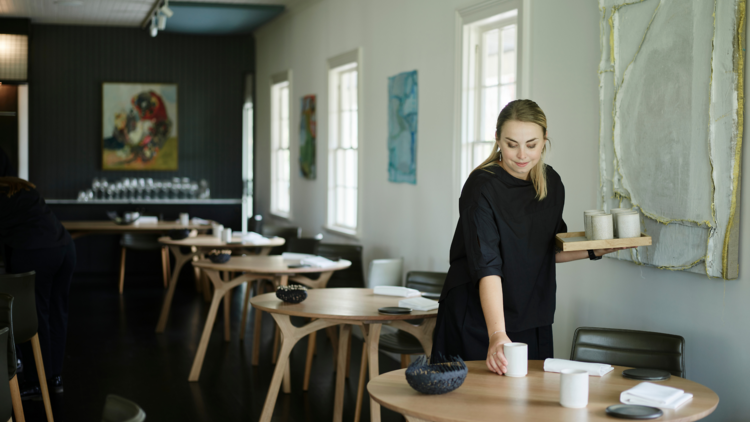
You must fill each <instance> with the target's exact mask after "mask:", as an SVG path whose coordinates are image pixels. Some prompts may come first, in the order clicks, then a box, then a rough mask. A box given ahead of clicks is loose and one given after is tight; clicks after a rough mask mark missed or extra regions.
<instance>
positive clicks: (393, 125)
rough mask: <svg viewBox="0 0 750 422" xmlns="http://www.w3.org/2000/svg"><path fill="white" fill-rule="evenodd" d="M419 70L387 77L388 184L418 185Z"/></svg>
mask: <svg viewBox="0 0 750 422" xmlns="http://www.w3.org/2000/svg"><path fill="white" fill-rule="evenodd" d="M418 87H419V84H418V81H417V71H416V70H414V71H411V72H403V73H399V74H398V75H396V76H392V77H390V78H388V181H390V182H394V183H411V184H413V185H416V184H417V123H418V120H419V119H418V114H419V101H418V97H419V95H418V93H419V90H418Z"/></svg>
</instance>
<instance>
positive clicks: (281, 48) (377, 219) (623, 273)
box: [256, 0, 750, 421]
mask: <svg viewBox="0 0 750 422" xmlns="http://www.w3.org/2000/svg"><path fill="white" fill-rule="evenodd" d="M308 1H309V3H307V6H302V7H300V8H297V9H294V10H293V11H292V12H289V13H287V14H285V15H284V16H283V17H281V18H280V19H278V20H276V21H274V22H272V23H271V24H269V25H267V26H266V27H264V28H262V29H261V30H260V31H258V33H257V34H256V43H257V81H258V115H257V118H258V120H257V122H258V151H257V154H258V155H257V156H258V168H257V172H256V177H257V180H258V188H257V205H258V210H259V211H264V210H267V209H268V204H269V185H268V183H267V182H265V183H264V182H263V181H267V180H268V179H269V176H270V165H269V162H268V158H267V157H269V156H270V150H269V142H268V139H269V135H270V129H269V118H270V116H269V113H268V105H269V102H270V101H269V91H270V90H269V85H268V80H269V77H270V75H271V74H273V73H275V72H278V71H281V70H285V69H289V68H290V69H292V70H293V72H294V79H293V85H292V100H293V102H292V103H293V104H294V108H293V113H292V122H299V110H298V108H299V105H298V102H299V98H300V97H302V96H303V95H307V94H317V95H318V129H319V131H318V157H317V159H318V180H316V181H306V180H303V179H302V178H301V177H299V176H298V173H297V170H296V159H297V151H296V150H295V148H294V147H293V152H292V160H293V162H294V163H295V164H293V169H294V171H293V175H292V179H293V182H292V183H293V186H292V210H293V211H292V212H293V218H292V221H291V222H292V223H293V224H295V225H299V226H301V227H302V228H303V231H304V232H305V234H306V235H310V234H314V233H318V232H324V231H323V229H322V226H323V224H324V223H325V210H326V202H325V194H326V174H327V173H326V170H327V167H326V161H327V157H326V154H325V151H326V147H327V144H326V139H327V138H326V133H327V113H326V110H327V98H326V97H327V76H326V59H327V58H329V57H333V56H335V55H338V54H340V53H343V52H347V51H349V50H352V49H354V48H357V47H361V48H362V49H363V57H364V59H363V62H362V70H361V71H362V83H363V85H364V87H363V88H364V89H363V94H362V95H363V97H362V99H361V100H362V106H363V107H364V110H365V112H364V116H365V118H364V121H363V122H362V125H361V129H360V130H362V131H363V133H364V134H365V135H364V139H365V141H364V144H363V145H362V146H361V150H360V151H361V154H363V158H364V159H363V164H362V167H361V169H360V171H362V172H363V176H364V177H363V180H364V182H363V185H362V193H363V195H364V199H363V206H364V209H363V210H362V232H363V236H362V238H361V239H360V243H362V244H363V245H364V250H365V260H366V262H369V261H370V260H371V259H375V258H383V257H398V256H403V257H404V258H405V267H406V268H405V269H406V270H407V271H408V270H412V269H415V270H434V271H446V270H447V268H448V250H449V247H450V241H451V238H452V236H453V231H454V228H455V221H454V220H453V210H454V207H456V206H457V204H455V203H454V202H455V201H454V200H453V193H452V191H451V190H452V186H453V181H452V174H453V167H452V166H453V133H454V127H453V122H454V116H453V114H454V102H455V101H458V99H457V98H454V95H453V87H454V76H455V75H454V54H455V52H454V44H455V40H454V22H455V14H456V10H457V9H462V8H464V7H467V6H471V5H473V4H476V3H478V2H476V1H460V0H409V1H403V0H378V1H366V0H319V1H318V0H308ZM531 5H532V7H531V9H532V10H531V23H532V25H531V98H532V99H534V100H536V101H537V102H538V103H539V104H540V105H541V107H542V108H543V109H544V110H545V112H546V113H547V117H548V120H549V129H550V135H551V138H552V145H553V148H552V154H551V157H550V160H549V161H550V163H551V164H552V165H553V166H554V167H555V169H556V170H557V171H558V172H559V173H560V175H561V176H562V179H563V182H564V183H565V186H566V192H567V198H566V199H567V200H566V208H565V218H566V220H567V221H568V224H569V226H570V227H571V228H572V229H575V228H576V227H578V226H579V225H580V224H579V223H580V221H579V220H580V215H581V214H582V211H583V210H585V209H590V208H592V207H594V206H596V205H597V204H596V195H597V188H598V180H599V174H598V167H597V154H598V130H599V121H598V116H599V103H598V77H597V63H598V58H599V42H598V39H599V26H598V19H599V11H598V9H597V3H596V2H595V1H592V0H566V1H565V2H561V1H559V0H531ZM413 69H417V70H418V71H419V84H420V98H419V101H420V113H419V117H420V122H419V135H418V136H419V140H418V143H419V147H418V151H419V152H418V161H417V185H416V186H412V185H403V184H392V183H389V182H388V181H387V165H388V157H387V147H386V141H387V114H386V112H387V103H386V93H387V77H388V76H392V75H395V74H397V73H399V72H402V71H407V70H413ZM746 79H747V76H746ZM747 80H748V81H750V79H747ZM296 124H297V123H294V125H295V127H296ZM747 132H748V130H747V129H746V130H745V133H747ZM292 133H293V134H294V135H293V136H294V137H293V143H294V145H297V135H296V133H297V130H296V128H295V129H293V131H292ZM746 155H747V154H746ZM261 157H265V158H261ZM743 161H744V163H743V164H744V165H745V168H748V167H747V166H748V165H750V162H748V159H747V158H745V159H744V160H743ZM743 177H744V178H745V179H747V178H746V177H745V176H744V175H743ZM743 185H745V186H747V185H748V180H745V183H743ZM748 219H750V211H748V210H742V211H741V221H742V220H744V221H750V220H748ZM741 230H742V232H741V233H742V236H741V239H750V233H749V232H748V231H749V230H750V229H748V225H747V224H745V225H743V226H742V227H741ZM324 234H325V236H326V237H325V241H330V242H333V241H340V240H343V241H351V240H350V239H343V238H338V237H336V236H334V235H332V234H330V233H326V232H324ZM743 246H744V245H742V244H741V245H740V262H743V263H745V264H744V265H748V264H747V263H750V259H748V258H750V256H748V255H749V254H750V252H747V251H746V250H745V248H743ZM743 269H744V268H743ZM744 270H746V269H744ZM748 299H750V276H746V275H744V272H743V271H741V272H740V279H738V280H733V281H722V280H715V279H708V278H706V277H704V276H700V275H696V274H691V273H682V272H670V271H663V270H657V269H653V268H649V267H640V266H637V265H634V264H630V263H625V262H620V261H615V260H611V259H604V260H602V261H597V262H589V261H578V262H574V263H569V264H563V265H559V266H558V300H557V305H558V309H557V313H556V318H555V320H556V322H555V325H554V333H555V350H556V355H557V356H558V357H567V356H568V354H569V353H570V339H571V337H572V333H573V331H574V329H575V328H576V327H578V326H586V325H588V326H602V327H614V328H630V329H643V330H652V331H662V332H668V333H674V334H679V335H682V336H684V337H685V339H686V342H687V353H686V356H687V374H688V377H689V378H690V379H692V380H694V381H697V382H700V383H702V384H704V385H707V386H708V387H710V388H712V389H713V390H714V391H716V392H717V393H718V394H719V397H720V398H721V403H720V404H719V407H718V409H717V411H716V412H715V413H714V414H713V415H712V416H710V417H709V418H707V420H715V421H718V420H722V421H724V420H727V421H740V420H746V419H747V417H746V415H747V414H748V412H750V401H748V400H746V398H745V396H746V395H747V394H746V392H748V391H750V377H748V375H750V359H747V358H746V355H747V354H748V353H749V352H750V332H749V331H750V329H748V328H746V327H747V325H746V321H750V306H745V305H743V302H744V301H746V300H748Z"/></svg>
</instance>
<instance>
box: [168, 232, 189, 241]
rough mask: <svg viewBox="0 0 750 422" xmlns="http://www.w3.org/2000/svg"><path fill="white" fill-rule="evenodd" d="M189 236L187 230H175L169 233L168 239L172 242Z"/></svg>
mask: <svg viewBox="0 0 750 422" xmlns="http://www.w3.org/2000/svg"><path fill="white" fill-rule="evenodd" d="M188 236H190V230H188V229H175V230H170V231H169V238H170V239H172V240H182V239H187V238H188Z"/></svg>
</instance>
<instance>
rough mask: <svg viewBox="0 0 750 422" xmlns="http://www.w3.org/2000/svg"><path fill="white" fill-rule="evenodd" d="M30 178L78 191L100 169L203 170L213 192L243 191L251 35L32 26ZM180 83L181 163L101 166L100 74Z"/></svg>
mask: <svg viewBox="0 0 750 422" xmlns="http://www.w3.org/2000/svg"><path fill="white" fill-rule="evenodd" d="M30 43H31V46H30V53H31V58H30V60H31V64H32V66H30V68H31V74H30V77H29V97H30V98H29V109H30V110H29V114H30V116H29V126H30V127H29V137H30V139H29V149H30V151H29V173H30V174H29V178H30V179H31V181H32V182H34V183H35V184H36V185H37V187H38V189H39V190H40V192H41V193H42V195H43V196H44V197H45V198H56V199H65V198H71V199H72V198H75V197H76V196H77V193H78V191H79V190H82V189H86V188H88V187H90V186H91V180H92V179H93V178H94V177H106V178H107V179H108V180H109V181H113V180H116V179H120V178H122V177H153V178H167V177H169V178H171V177H174V176H179V177H184V176H187V177H190V178H191V179H197V180H199V179H202V178H205V179H207V180H208V181H209V183H210V187H211V193H212V197H214V198H239V197H240V196H241V194H242V178H241V172H242V157H241V152H242V106H243V101H244V75H245V74H246V73H251V72H253V70H254V64H255V63H254V57H255V52H254V42H253V39H252V37H251V36H247V35H243V36H199V35H185V34H170V33H163V32H162V33H159V35H158V36H157V37H156V38H151V37H150V36H149V34H148V33H147V31H146V30H141V29H133V28H113V27H82V26H61V25H33V27H32V37H31V41H30ZM103 82H136V83H160V82H162V83H176V84H177V85H178V88H177V95H178V100H177V107H178V114H179V117H178V134H179V146H178V148H179V164H178V165H179V169H178V170H177V171H103V170H102V169H101V168H102V166H101V151H102V147H101V144H102V129H101V125H102V122H101V120H102V104H101V102H102V98H101V97H102V94H101V90H102V83H103Z"/></svg>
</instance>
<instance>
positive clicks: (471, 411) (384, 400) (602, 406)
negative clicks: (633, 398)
mask: <svg viewBox="0 0 750 422" xmlns="http://www.w3.org/2000/svg"><path fill="white" fill-rule="evenodd" d="M466 366H467V367H468V374H467V376H466V379H465V380H464V382H463V384H462V385H461V386H460V387H458V388H457V389H456V390H454V391H451V392H449V393H446V394H439V395H427V394H422V393H419V392H417V391H416V390H414V389H413V388H411V387H410V386H409V384H408V382H407V381H406V374H405V371H406V370H405V369H400V370H396V371H392V372H388V373H385V374H382V375H380V376H377V377H373V378H371V380H370V382H369V383H368V384H367V391H368V392H369V393H370V397H371V399H373V400H375V401H376V402H378V403H380V404H381V405H382V406H384V407H386V408H388V409H391V410H393V411H396V412H398V413H401V414H402V415H403V416H404V417H405V418H406V420H407V421H408V422H424V421H432V422H458V421H462V422H463V421H476V422H482V421H497V420H499V419H502V420H510V421H518V422H523V421H561V422H566V421H570V422H573V421H575V422H580V421H588V422H595V421H609V422H611V421H614V420H617V419H615V418H613V417H610V416H608V415H607V413H606V409H607V407H609V406H611V405H616V404H620V393H622V392H623V391H625V390H628V389H630V388H632V387H635V386H636V385H637V384H640V383H641V382H643V381H641V380H636V379H630V378H625V377H623V375H622V371H623V370H626V369H630V368H628V367H624V366H614V370H613V371H610V372H609V373H607V374H605V375H603V376H601V377H596V376H590V377H589V396H588V405H587V406H586V407H584V408H580V409H570V408H565V407H562V406H561V405H560V374H559V373H556V372H545V371H544V361H542V360H530V361H529V366H528V375H526V376H525V377H520V378H512V377H507V376H502V375H497V374H495V373H494V372H491V371H490V370H489V369H487V365H486V363H485V361H469V362H466ZM651 382H654V383H656V384H659V385H664V386H667V387H673V388H677V389H680V390H684V391H685V392H686V393H691V394H693V399H692V400H691V401H690V402H688V403H687V404H685V405H684V406H682V407H680V408H678V409H676V410H670V409H662V410H663V412H664V414H663V416H661V417H659V418H658V419H655V420H658V421H672V422H688V421H696V420H699V419H702V418H705V417H706V416H708V415H709V414H711V412H713V411H714V409H716V406H717V405H718V404H719V396H718V395H716V393H714V392H713V391H712V390H711V389H710V388H708V387H706V386H704V385H701V384H699V383H697V382H695V381H690V380H687V379H685V378H680V377H677V376H674V375H672V376H671V377H670V378H669V379H667V380H664V381H651Z"/></svg>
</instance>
